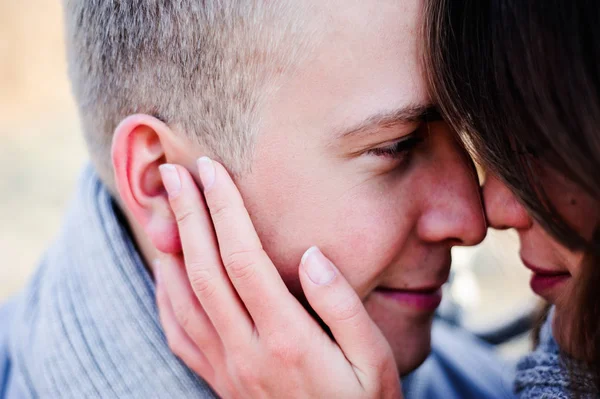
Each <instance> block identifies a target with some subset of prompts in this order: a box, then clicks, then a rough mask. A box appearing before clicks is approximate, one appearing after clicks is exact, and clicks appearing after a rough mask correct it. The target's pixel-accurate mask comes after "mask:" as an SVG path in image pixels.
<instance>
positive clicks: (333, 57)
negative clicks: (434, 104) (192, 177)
mask: <svg viewBox="0 0 600 399" xmlns="http://www.w3.org/2000/svg"><path fill="white" fill-rule="evenodd" d="M331 3H339V4H336V6H337V9H336V8H335V7H333V6H332V8H331V9H326V7H328V6H327V5H322V6H320V8H321V9H322V10H321V12H326V13H329V14H330V15H328V21H329V23H328V26H327V33H326V34H325V35H324V37H323V40H322V42H321V44H320V45H319V46H318V48H316V49H315V50H314V54H313V56H311V57H307V61H306V62H304V63H302V64H301V65H299V66H298V69H297V70H296V71H295V73H294V74H293V76H290V77H288V78H286V79H285V80H284V81H283V83H282V86H281V88H280V90H278V91H277V92H276V93H275V94H274V95H273V97H272V98H270V99H269V101H268V104H267V106H266V108H265V109H264V114H263V115H262V125H261V129H260V134H259V136H258V138H257V142H256V152H255V160H254V162H253V165H252V171H251V173H249V174H247V175H245V176H243V177H242V178H240V179H238V180H237V184H238V187H239V188H240V191H241V193H242V195H243V197H244V200H245V202H246V206H247V208H248V210H249V212H250V214H251V216H252V219H253V221H254V223H255V226H256V228H257V230H258V233H259V235H260V237H261V239H262V243H263V245H264V247H265V249H266V251H267V253H268V254H269V255H270V256H271V258H272V259H273V261H274V262H275V264H276V266H277V267H278V269H279V271H280V273H281V274H282V276H283V278H284V280H285V281H286V283H287V284H288V286H289V287H290V290H291V291H292V292H293V293H294V294H295V295H297V296H298V297H301V296H302V295H301V290H300V286H299V283H298V266H299V262H300V258H301V256H302V254H303V253H304V251H306V249H308V248H309V247H310V246H312V245H318V246H319V247H320V248H321V250H322V251H323V252H324V253H325V254H326V255H327V256H328V257H329V258H330V259H331V260H332V261H333V262H334V263H335V264H336V265H337V267H338V268H339V269H340V270H341V272H342V273H343V275H344V276H345V277H346V278H347V279H348V281H349V282H350V284H351V285H352V286H353V287H354V288H355V289H356V291H357V292H358V294H359V296H360V297H361V298H363V300H364V304H365V306H366V308H367V310H368V311H369V313H370V315H371V316H372V317H373V319H374V320H375V321H376V323H377V324H378V325H379V327H380V328H381V329H382V331H383V333H384V334H385V336H386V337H387V339H388V340H389V342H390V344H391V346H392V348H393V350H394V353H395V355H396V360H397V362H398V365H399V370H400V372H401V373H404V372H408V371H410V370H411V369H413V368H414V367H416V366H418V365H419V364H420V363H421V362H422V361H423V360H424V358H425V357H426V356H427V354H428V352H429V348H430V342H429V341H430V327H431V322H432V317H433V308H432V304H433V307H434V306H435V295H432V294H430V293H420V294H419V293H411V292H405V293H403V292H396V293H394V294H390V293H389V292H388V293H386V292H385V290H383V289H384V288H387V289H409V290H410V289H425V290H426V291H431V289H432V288H435V287H439V286H440V285H441V284H443V283H444V282H445V281H446V278H447V277H448V272H449V268H450V248H451V246H452V245H456V244H460V245H472V244H476V243H478V242H479V241H481V240H482V239H483V237H484V234H485V225H484V218H483V212H482V209H481V204H480V199H479V195H478V185H477V182H476V180H475V178H474V175H473V173H472V169H471V165H470V163H469V161H468V159H467V158H466V156H465V154H464V153H463V152H462V151H461V149H460V147H459V146H458V145H457V143H456V140H455V137H454V135H453V134H452V133H451V132H450V131H449V130H448V128H447V127H446V126H445V124H444V123H442V122H439V121H437V122H431V123H425V122H424V121H422V120H420V118H419V117H420V111H422V110H423V109H426V108H427V107H428V106H430V105H431V104H430V100H429V97H428V94H427V91H426V87H425V82H424V78H423V73H422V70H421V66H420V63H419V56H418V49H419V47H420V42H419V35H418V32H419V29H420V13H421V6H422V4H421V2H420V1H418V0H403V1H397V0H396V1H352V2H331ZM432 298H433V300H432Z"/></svg>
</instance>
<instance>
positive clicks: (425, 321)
mask: <svg viewBox="0 0 600 399" xmlns="http://www.w3.org/2000/svg"><path fill="white" fill-rule="evenodd" d="M373 299H375V298H373ZM366 305H367V310H368V311H369V314H370V315H371V317H372V319H373V321H375V323H376V324H377V325H378V326H379V328H380V329H381V332H382V333H383V335H384V336H385V337H386V339H387V341H388V343H389V344H390V347H391V348H392V352H393V353H394V358H395V360H396V364H397V366H398V373H399V374H400V375H406V374H409V373H410V372H411V371H414V370H415V369H416V368H418V367H419V366H420V365H421V364H423V362H424V361H425V359H427V357H428V356H429V353H430V352H431V327H432V324H433V317H434V314H433V313H415V312H413V311H411V310H405V309H401V308H398V307H395V306H393V307H392V306H389V304H388V303H382V302H380V301H379V300H378V298H377V299H375V300H373V301H368V303H366Z"/></svg>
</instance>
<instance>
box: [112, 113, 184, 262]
mask: <svg viewBox="0 0 600 399" xmlns="http://www.w3.org/2000/svg"><path fill="white" fill-rule="evenodd" d="M173 139H174V133H173V132H172V130H171V129H170V128H169V127H168V126H167V125H166V124H165V123H163V122H161V121H160V120H158V119H157V118H155V117H152V116H150V115H132V116H129V117H127V118H126V119H124V120H123V121H122V122H121V123H120V124H119V126H118V127H117V129H116V130H115V134H114V137H113V144H112V164H113V169H114V174H115V183H116V187H117V190H118V192H119V195H120V197H121V201H122V205H123V206H124V207H125V208H126V211H127V213H128V214H129V215H130V216H131V217H133V218H134V219H135V222H136V223H137V225H138V227H140V228H141V229H142V230H143V232H144V233H145V235H146V237H147V238H148V239H149V240H150V242H151V244H152V245H153V246H154V247H155V248H156V249H158V250H159V251H161V252H164V253H177V252H180V251H181V242H180V239H179V232H178V230H177V224H176V221H175V218H174V216H173V213H172V211H171V208H170V207H169V201H168V197H167V193H166V191H165V189H164V186H163V184H162V180H161V178H160V173H159V170H158V167H159V166H160V165H161V164H163V163H165V162H166V160H167V151H166V144H167V143H168V141H169V140H173ZM134 230H135V228H134Z"/></svg>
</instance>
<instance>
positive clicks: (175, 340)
mask: <svg viewBox="0 0 600 399" xmlns="http://www.w3.org/2000/svg"><path fill="white" fill-rule="evenodd" d="M154 275H155V276H156V305H157V307H158V316H159V318H160V322H161V324H162V326H163V329H164V332H165V336H166V338H167V342H168V344H169V348H170V349H171V350H172V351H173V353H175V355H177V356H178V357H179V358H180V359H181V360H182V361H183V362H184V363H185V364H186V365H187V366H188V367H189V368H191V369H192V370H193V371H194V372H195V373H196V374H198V375H202V376H204V377H205V378H207V379H211V378H212V376H213V374H214V369H213V367H212V366H211V365H210V363H209V361H208V359H207V357H206V356H205V355H204V353H202V351H201V350H200V349H199V348H198V346H197V344H196V343H195V342H194V341H192V339H191V338H190V337H189V336H188V335H187V333H186V332H185V331H184V330H183V328H182V327H181V325H180V322H179V320H178V319H177V316H176V315H175V311H174V310H173V305H172V304H171V301H170V299H169V294H168V293H167V287H166V286H165V283H164V281H163V279H162V278H161V271H160V266H159V267H157V268H155V272H154ZM190 306H191V305H190ZM211 327H212V326H211ZM217 338H218V337H217ZM217 344H220V343H219V342H217ZM215 346H216V345H215Z"/></svg>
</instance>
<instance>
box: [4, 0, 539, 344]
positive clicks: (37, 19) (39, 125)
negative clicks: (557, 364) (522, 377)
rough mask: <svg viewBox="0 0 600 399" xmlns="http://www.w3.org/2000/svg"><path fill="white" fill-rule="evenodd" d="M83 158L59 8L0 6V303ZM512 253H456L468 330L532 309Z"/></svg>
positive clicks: (39, 246) (503, 237) (53, 218)
mask: <svg viewBox="0 0 600 399" xmlns="http://www.w3.org/2000/svg"><path fill="white" fill-rule="evenodd" d="M85 159H86V154H85V150H84V145H83V141H82V137H81V134H80V128H79V125H78V119H77V113H76V108H75V104H74V103H73V99H72V97H71V92H70V87H69V82H68V78H67V66H66V61H65V51H64V43H63V32H62V10H61V2H60V1H56V0H28V1H11V0H0V190H1V193H2V196H0V253H2V254H3V259H4V261H3V262H2V264H1V266H0V302H1V301H2V300H4V299H6V298H7V297H8V296H9V295H11V294H13V293H16V292H17V291H18V290H19V289H20V288H22V287H23V286H24V284H25V283H26V281H27V279H28V277H29V276H30V275H31V273H32V271H33V270H34V268H35V266H36V262H37V261H38V259H39V257H40V256H41V254H42V253H43V251H44V248H46V247H47V246H48V245H49V243H50V242H51V240H52V238H53V236H55V235H56V233H57V231H58V229H59V226H60V221H61V217H62V214H63V211H64V209H65V207H66V204H67V201H68V199H69V197H70V196H71V194H72V192H73V189H74V184H75V182H76V179H77V176H78V173H79V170H80V168H81V166H82V164H83V163H84V162H85ZM517 248H518V240H517V239H516V237H515V236H514V235H512V234H510V233H506V232H493V233H491V234H490V235H489V236H488V238H487V239H486V241H485V242H484V244H482V245H480V246H479V247H477V248H475V249H458V250H457V251H455V254H454V259H455V262H454V266H455V267H454V270H455V279H454V282H455V283H454V285H453V287H452V289H451V290H450V291H451V292H448V294H451V297H453V298H454V299H455V301H457V302H458V303H459V304H460V305H461V306H462V307H464V309H465V310H466V319H465V322H466V323H468V324H471V325H473V326H477V325H479V324H482V323H483V324H486V323H494V322H496V321H497V320H501V319H503V318H505V317H507V315H511V314H515V313H516V312H518V311H519V310H520V309H522V308H523V307H524V306H526V305H527V304H529V303H531V298H532V295H531V294H530V292H529V289H528V279H529V273H528V272H527V271H526V270H525V269H524V268H523V267H522V266H521V265H520V264H519V260H518V257H517ZM521 342H524V341H521ZM523 350H524V347H523V345H522V344H521V346H519V347H518V349H516V352H515V353H521V352H522V351H523Z"/></svg>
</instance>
